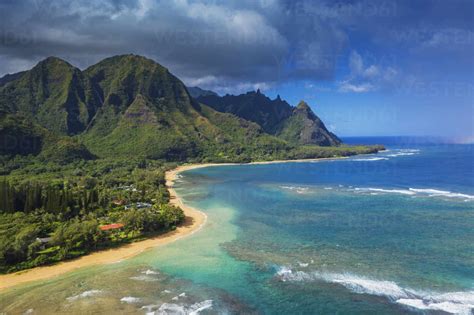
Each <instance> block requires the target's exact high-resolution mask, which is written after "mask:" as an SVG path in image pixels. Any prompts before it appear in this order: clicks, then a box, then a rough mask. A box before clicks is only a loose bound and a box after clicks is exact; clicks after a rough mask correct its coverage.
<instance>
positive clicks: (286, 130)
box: [277, 101, 342, 146]
mask: <svg viewBox="0 0 474 315" xmlns="http://www.w3.org/2000/svg"><path fill="white" fill-rule="evenodd" d="M277 135H278V136H279V137H281V138H283V139H285V140H287V141H289V142H297V143H299V144H302V145H306V144H318V145H321V146H337V145H340V144H341V143H342V142H341V140H340V139H339V138H338V137H337V136H336V135H335V134H333V133H332V132H330V131H329V130H327V128H326V126H325V125H324V123H323V122H322V121H321V119H319V117H318V116H316V114H314V112H313V111H312V110H311V108H310V107H309V105H308V104H307V103H305V102H304V101H301V102H300V103H299V104H298V106H296V107H295V108H294V109H293V112H292V113H291V115H290V116H289V117H288V118H287V119H286V120H285V121H283V123H282V124H281V125H280V127H279V129H278V132H277Z"/></svg>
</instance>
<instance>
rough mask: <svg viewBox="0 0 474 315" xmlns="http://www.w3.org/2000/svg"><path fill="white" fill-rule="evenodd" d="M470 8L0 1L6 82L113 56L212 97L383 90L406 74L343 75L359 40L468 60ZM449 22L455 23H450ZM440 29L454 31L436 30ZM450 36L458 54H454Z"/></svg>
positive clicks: (371, 67) (308, 2) (373, 67)
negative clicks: (127, 56)
mask: <svg viewBox="0 0 474 315" xmlns="http://www.w3.org/2000/svg"><path fill="white" fill-rule="evenodd" d="M465 2H466V1H464V2H463V1H457V0H452V1H450V2H449V3H450V4H449V5H448V4H443V3H442V2H440V1H427V4H423V5H419V6H420V8H418V7H417V6H416V5H414V4H413V1H408V0H399V1H397V2H393V1H388V0H381V1H369V0H351V1H349V0H347V1H346V0H342V1H337V2H332V1H327V0H227V1H223V0H103V1H95V0H77V1H66V0H56V1H49V0H17V1H12V0H10V1H2V2H0V12H1V14H2V19H1V20H0V59H1V60H2V63H0V75H3V74H5V73H7V72H14V71H19V70H24V69H27V68H29V67H31V65H33V64H35V63H36V62H38V61H39V60H41V59H43V58H45V57H47V56H50V55H55V56H58V57H61V58H64V59H66V60H68V61H70V62H71V63H72V64H74V65H77V66H78V67H80V68H85V67H87V66H89V65H91V64H93V63H95V62H97V61H99V60H101V59H103V58H105V57H108V56H111V55H115V54H124V53H136V54H141V55H145V56H147V57H149V58H152V59H154V60H156V61H158V62H159V63H161V64H162V65H164V66H166V67H168V68H169V69H170V70H171V71H172V72H173V73H174V74H176V75H177V76H178V77H180V78H184V79H186V80H187V81H188V82H203V84H207V88H213V87H215V88H216V89H222V90H231V89H232V87H235V88H236V89H237V88H238V87H245V86H249V87H251V86H255V85H258V86H275V85H278V84H285V83H287V82H289V81H305V82H306V81H313V82H316V81H322V80H325V81H331V80H334V79H335V77H336V74H337V75H340V76H342V81H347V83H348V84H350V85H351V86H352V90H361V89H362V90H364V88H360V87H365V90H367V89H368V88H367V87H368V85H367V84H366V83H368V84H371V85H372V86H374V89H377V88H378V87H379V84H376V82H375V81H376V80H382V81H383V82H386V81H389V80H390V79H389V78H390V77H395V76H396V73H397V72H399V71H400V70H398V67H395V66H394V65H386V64H383V63H382V62H378V61H377V60H373V59H374V58H367V56H365V55H362V56H361V55H359V57H360V58H359V60H357V58H358V56H357V55H355V54H351V57H350V58H353V60H352V59H351V61H350V62H351V65H350V70H349V71H350V72H351V74H347V73H344V74H340V73H338V71H337V67H338V66H339V63H340V62H341V60H342V59H344V62H346V61H347V60H346V59H345V58H347V53H348V50H349V49H351V47H354V46H353V45H352V44H353V43H352V41H353V40H354V39H352V38H351V37H352V36H353V34H354V33H356V34H361V35H362V36H361V37H364V40H360V38H359V37H355V40H356V41H360V42H361V43H363V44H367V45H369V44H370V45H372V44H376V45H379V46H378V47H377V48H376V49H375V50H377V49H378V50H379V51H378V52H377V51H375V54H377V53H380V51H382V50H385V48H386V47H389V46H390V45H400V43H402V42H403V43H404V44H403V45H407V46H410V47H412V46H413V47H426V49H428V48H429V47H432V48H430V49H441V48H442V47H446V46H450V47H451V48H450V49H452V50H457V51H464V52H465V51H468V49H466V47H471V46H466V45H464V46H462V45H463V43H462V42H463V40H464V41H465V42H466V41H467V43H471V42H472V14H471V16H469V13H468V12H469V10H468V9H469V6H468V5H466V4H465ZM471 6H472V5H471ZM428 9H429V10H428ZM420 12H423V14H420ZM463 12H464V13H463ZM446 14H449V16H450V19H447V18H445V19H443V17H445V16H446ZM419 20H422V21H421V22H420V21H419ZM441 20H442V21H447V22H444V23H443V25H439V26H438V27H437V28H433V27H429V26H430V25H436V23H438V24H440V23H439V22H440V21H441ZM420 23H424V24H423V25H427V27H426V30H427V31H426V33H423V34H421V35H422V36H423V38H422V39H423V40H422V41H420V40H418V39H419V37H417V36H421V35H417V36H415V35H413V34H415V30H417V29H419V28H420ZM374 25H377V27H374ZM452 35H454V36H455V37H456V36H457V38H458V41H459V42H460V45H457V46H456V45H449V42H447V41H448V39H449V38H452ZM423 45H424V46H423ZM352 49H353V48H352ZM390 67H391V69H389V68H390ZM349 75H350V77H349ZM210 78H214V79H210ZM337 79H338V80H341V78H337ZM212 82H213V83H212ZM224 84H228V86H224ZM341 84H342V83H341ZM354 87H359V89H354ZM343 90H348V91H349V90H351V88H349V87H347V88H344V89H343Z"/></svg>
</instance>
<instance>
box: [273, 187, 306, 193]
mask: <svg viewBox="0 0 474 315" xmlns="http://www.w3.org/2000/svg"><path fill="white" fill-rule="evenodd" d="M280 187H281V188H283V189H287V190H290V191H296V193H298V194H304V193H306V192H308V189H309V188H308V187H301V186H280Z"/></svg>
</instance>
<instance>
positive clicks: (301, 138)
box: [196, 90, 342, 146]
mask: <svg viewBox="0 0 474 315" xmlns="http://www.w3.org/2000/svg"><path fill="white" fill-rule="evenodd" d="M196 100H197V101H199V102H201V103H203V104H206V105H208V106H211V107H212V108H214V109H215V110H217V111H221V112H226V113H232V114H234V115H236V116H238V117H242V118H244V119H247V120H250V121H253V122H256V123H257V124H259V125H260V126H261V127H262V128H263V129H264V130H265V132H267V133H269V134H271V135H274V136H276V137H280V138H282V139H284V140H286V141H289V142H291V143H294V144H299V145H307V144H314V145H321V146H337V145H340V144H342V141H341V140H340V139H339V138H338V137H337V136H336V135H335V134H333V133H331V132H330V131H329V130H327V128H326V126H325V125H324V123H323V122H322V120H321V119H320V118H319V117H318V116H317V115H316V114H315V113H314V112H313V111H312V109H311V107H310V106H309V105H308V104H307V103H306V102H304V101H301V102H300V103H299V104H298V105H297V106H296V107H293V106H291V105H290V104H289V103H288V102H286V101H284V100H282V99H281V98H280V95H278V96H277V97H276V98H275V99H274V100H271V99H270V98H269V97H267V96H266V95H264V94H263V93H261V92H260V90H257V91H256V92H254V91H250V92H247V93H245V94H240V95H229V94H227V95H225V96H222V97H220V96H218V95H205V96H199V97H198V98H196Z"/></svg>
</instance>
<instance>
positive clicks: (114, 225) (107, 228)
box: [99, 223, 123, 231]
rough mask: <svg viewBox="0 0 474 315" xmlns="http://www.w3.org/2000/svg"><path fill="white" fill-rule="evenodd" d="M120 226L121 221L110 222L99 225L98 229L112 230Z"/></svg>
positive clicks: (121, 225)
mask: <svg viewBox="0 0 474 315" xmlns="http://www.w3.org/2000/svg"><path fill="white" fill-rule="evenodd" d="M121 227H123V224H122V223H112V224H107V225H102V226H99V229H101V230H102V231H107V230H113V229H120V228H121Z"/></svg>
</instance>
